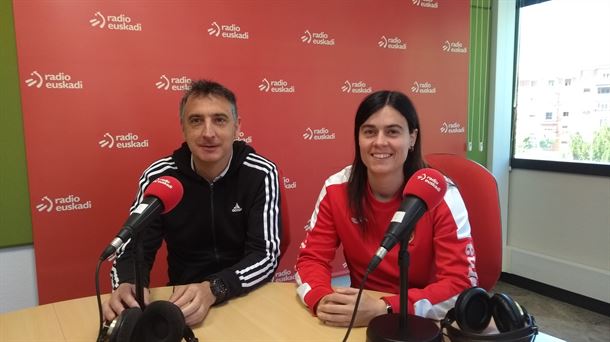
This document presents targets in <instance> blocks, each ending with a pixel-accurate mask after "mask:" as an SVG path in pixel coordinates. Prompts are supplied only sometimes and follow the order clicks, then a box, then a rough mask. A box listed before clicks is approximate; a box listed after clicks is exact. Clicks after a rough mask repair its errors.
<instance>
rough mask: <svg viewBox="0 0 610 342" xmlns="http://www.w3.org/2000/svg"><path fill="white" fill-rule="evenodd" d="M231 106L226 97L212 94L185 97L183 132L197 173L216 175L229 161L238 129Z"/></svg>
mask: <svg viewBox="0 0 610 342" xmlns="http://www.w3.org/2000/svg"><path fill="white" fill-rule="evenodd" d="M231 109H232V106H231V103H230V102H229V101H227V100H226V99H225V98H222V97H218V96H213V95H210V96H198V97H193V96H191V97H189V98H188V100H187V101H186V104H185V106H184V117H183V119H182V123H181V124H182V132H183V134H184V140H185V141H186V143H187V145H188V147H189V149H190V150H191V153H192V154H193V161H194V163H195V167H196V168H197V172H198V173H199V174H200V175H203V174H205V175H206V176H210V177H216V176H217V175H218V174H220V172H222V170H224V168H225V167H226V166H227V163H228V162H229V159H230V157H231V151H232V148H233V141H234V140H235V139H236V138H237V134H238V131H239V120H237V121H236V120H235V118H234V117H233V114H232V111H231ZM202 173H203V174H202Z"/></svg>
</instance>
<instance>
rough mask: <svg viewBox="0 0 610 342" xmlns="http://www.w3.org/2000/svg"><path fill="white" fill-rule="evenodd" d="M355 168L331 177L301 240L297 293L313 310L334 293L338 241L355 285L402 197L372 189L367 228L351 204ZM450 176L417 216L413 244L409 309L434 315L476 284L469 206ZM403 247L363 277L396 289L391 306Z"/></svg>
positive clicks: (377, 286) (370, 284)
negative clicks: (435, 201) (436, 199)
mask: <svg viewBox="0 0 610 342" xmlns="http://www.w3.org/2000/svg"><path fill="white" fill-rule="evenodd" d="M350 171H351V166H348V167H346V168H345V169H343V170H342V171H340V172H338V173H336V174H334V175H332V176H331V177H329V178H328V179H327V180H326V182H325V184H324V187H323V188H322V191H321V192H320V196H319V197H318V201H317V203H316V206H315V208H314V211H313V214H312V216H311V220H310V222H309V224H308V226H307V227H306V229H307V235H306V237H305V240H304V241H303V242H302V243H301V246H300V251H299V255H298V258H297V263H296V270H297V276H296V278H297V283H298V285H299V286H298V289H297V293H298V294H299V296H300V297H301V300H302V301H303V303H305V305H307V306H308V307H309V308H310V309H311V311H312V313H314V314H315V310H316V305H317V303H318V301H319V300H320V299H322V297H324V296H326V295H328V294H330V293H332V292H333V290H332V288H331V267H330V262H331V261H332V260H333V259H334V257H335V251H336V250H337V248H338V247H339V245H343V253H344V256H345V261H346V262H347V266H348V268H349V272H350V278H351V286H352V287H356V288H357V287H359V286H360V282H361V280H362V278H363V276H364V273H365V272H366V268H367V266H368V264H369V261H370V260H371V258H372V257H373V255H374V254H375V252H376V251H377V249H378V248H379V243H380V242H381V240H382V238H383V236H384V234H385V232H386V229H387V227H388V224H389V223H390V220H391V218H392V216H393V215H394V213H395V212H396V210H397V209H398V207H399V205H400V202H401V201H402V198H401V197H400V195H398V196H397V197H396V198H394V199H393V200H392V201H390V202H379V201H378V200H376V199H375V198H374V196H373V195H372V193H371V192H370V190H368V191H367V196H368V201H369V203H370V205H371V208H370V212H372V213H374V217H368V218H367V220H368V224H367V231H366V233H363V232H362V229H361V227H360V224H359V223H358V221H357V220H356V219H355V218H354V217H353V216H352V213H351V210H350V208H349V202H348V197H347V181H348V179H349V176H350ZM448 183H449V184H448V188H447V192H446V194H445V196H444V198H443V201H441V203H440V204H439V205H438V206H437V207H436V208H434V209H432V210H428V211H427V212H426V213H425V214H424V215H423V216H422V217H421V218H420V219H419V221H418V222H417V224H416V227H415V230H414V232H413V235H412V236H411V238H410V241H409V246H408V251H409V255H410V264H409V278H408V281H409V291H408V297H409V298H408V307H409V313H410V314H415V315H418V316H422V317H427V318H432V319H437V320H440V319H442V318H443V317H445V314H446V313H447V311H448V310H449V309H451V308H452V307H453V306H454V304H455V300H456V299H457V297H458V295H459V294H460V293H461V292H462V291H463V290H465V289H467V288H469V287H472V286H476V285H477V273H476V269H475V254H474V248H473V244H472V238H471V235H470V223H469V222H468V213H467V212H466V207H465V206H464V202H463V200H462V197H461V196H460V193H459V191H458V189H457V188H456V187H455V185H453V184H452V183H451V182H450V181H448ZM367 188H368V187H367ZM398 249H399V248H398V246H396V247H395V248H393V249H392V250H390V252H389V253H388V254H387V255H386V256H385V258H384V259H383V261H382V262H381V263H380V264H379V266H378V267H377V269H376V270H375V271H373V272H372V273H371V274H370V275H369V277H368V279H367V282H366V284H365V288H366V289H370V290H375V291H381V292H387V293H394V294H396V295H393V296H389V297H384V298H383V300H385V301H386V302H387V303H388V304H390V305H391V306H392V309H393V311H394V312H398V310H399V302H400V298H399V296H398V295H397V294H398V293H400V275H399V265H398Z"/></svg>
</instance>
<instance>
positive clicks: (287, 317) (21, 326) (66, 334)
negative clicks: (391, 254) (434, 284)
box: [0, 283, 561, 342]
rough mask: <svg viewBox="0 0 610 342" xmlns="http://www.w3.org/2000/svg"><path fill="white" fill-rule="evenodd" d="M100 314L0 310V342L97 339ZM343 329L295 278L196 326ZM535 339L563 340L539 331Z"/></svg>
mask: <svg viewBox="0 0 610 342" xmlns="http://www.w3.org/2000/svg"><path fill="white" fill-rule="evenodd" d="M170 292H171V288H170V287H163V288H155V289H152V290H151V299H152V300H156V299H157V300H158V299H167V298H169V295H170ZM106 296H108V295H104V296H103V297H104V298H105V297H106ZM98 319H99V318H98V313H97V304H96V299H95V297H86V298H80V299H73V300H68V301H64V302H57V303H52V304H46V305H40V306H37V307H33V308H29V309H24V310H20V311H14V312H9V313H6V314H3V315H0V341H1V342H26V341H27V342H37V341H49V342H50V341H53V342H56V341H68V342H95V338H96V337H97V329H98ZM345 331H346V329H345V328H335V327H329V326H325V325H323V324H322V323H321V322H320V321H319V320H318V319H317V318H315V317H313V316H311V314H310V313H309V311H308V310H306V309H305V308H304V307H303V304H302V303H301V301H300V299H299V298H298V297H297V295H296V291H295V285H294V284H293V283H269V284H267V285H265V286H263V287H261V288H259V289H257V290H255V291H254V292H252V293H250V294H249V295H247V296H244V297H240V298H236V299H232V300H231V301H230V302H228V303H226V304H224V305H221V306H219V307H214V308H212V310H210V312H209V314H208V316H207V317H206V319H205V321H204V322H203V324H201V325H198V326H197V327H196V328H195V329H194V332H195V335H196V336H197V337H198V338H199V340H200V341H201V342H210V341H223V342H228V341H260V342H263V341H264V342H269V341H303V342H305V341H311V342H317V341H320V342H321V341H335V342H340V341H342V340H343V336H344V335H345ZM365 340H366V328H354V329H352V332H351V334H350V338H349V341H365ZM536 341H537V342H559V341H561V340H559V339H556V338H554V337H552V336H549V335H545V334H542V333H541V334H539V335H538V338H536Z"/></svg>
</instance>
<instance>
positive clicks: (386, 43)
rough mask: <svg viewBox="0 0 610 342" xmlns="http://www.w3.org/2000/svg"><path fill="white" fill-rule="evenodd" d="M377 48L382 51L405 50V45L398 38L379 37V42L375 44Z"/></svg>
mask: <svg viewBox="0 0 610 342" xmlns="http://www.w3.org/2000/svg"><path fill="white" fill-rule="evenodd" d="M377 46H379V47H380V48H383V49H397V50H406V49H407V43H403V42H402V39H400V38H398V37H391V38H387V37H386V36H381V38H380V39H379V41H378V42H377Z"/></svg>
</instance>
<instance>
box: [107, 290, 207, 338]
mask: <svg viewBox="0 0 610 342" xmlns="http://www.w3.org/2000/svg"><path fill="white" fill-rule="evenodd" d="M106 337H108V339H107V341H108V342H136V341H138V342H141V341H146V342H179V341H181V340H182V339H183V338H184V339H185V340H186V341H187V342H198V341H199V340H198V339H197V338H196V337H195V334H194V333H193V330H191V328H190V327H189V326H188V325H186V322H185V320H184V315H183V314H182V311H181V310H180V308H179V307H178V306H176V305H175V304H174V303H171V302H169V301H165V300H159V301H155V302H152V303H150V304H149V305H148V306H146V308H144V310H141V309H140V308H128V309H125V310H123V312H121V314H120V315H119V316H118V317H117V318H115V319H114V320H113V321H112V322H110V323H107V324H104V326H103V328H102V331H101V332H100V335H99V337H98V341H100V340H106V339H105V338H106Z"/></svg>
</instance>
